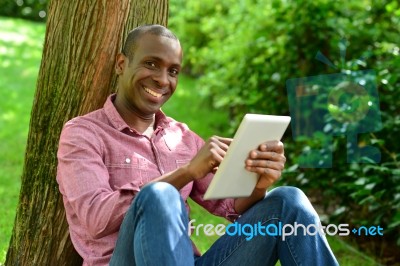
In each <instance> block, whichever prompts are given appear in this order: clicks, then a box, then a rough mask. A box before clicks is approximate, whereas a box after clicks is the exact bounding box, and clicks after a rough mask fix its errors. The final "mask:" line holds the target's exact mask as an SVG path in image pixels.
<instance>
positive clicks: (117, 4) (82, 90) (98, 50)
mask: <svg viewBox="0 0 400 266" xmlns="http://www.w3.org/2000/svg"><path fill="white" fill-rule="evenodd" d="M167 18H168V0H136V1H135V0H119V1H117V0H107V1H100V0H85V1H80V0H68V1H64V0H52V1H50V5H49V10H48V21H47V29H46V38H45V43H44V51H43V57H42V62H41V67H40V72H39V77H38V82H37V89H36V94H35V98H34V103H33V108H32V116H31V121H30V130H29V136H28V143H27V148H26V153H25V164H24V170H23V174H22V186H21V191H20V200H19V205H18V210H17V215H16V218H15V224H14V229H13V234H12V237H11V241H10V247H9V250H8V253H7V258H6V265H12V266H14V265H57V266H59V265H80V264H81V263H82V259H81V258H80V257H79V255H78V254H77V253H76V251H75V250H74V248H73V246H72V244H71V241H70V238H69V233H68V225H67V222H66V218H65V211H64V207H63V202H62V198H61V195H60V193H59V190H58V185H57V182H56V178H55V177H56V168H57V157H56V154H57V148H58V139H59V135H60V132H61V129H62V126H63V124H64V123H65V122H66V121H67V120H69V119H71V118H72V117H75V116H77V115H82V114H85V113H88V112H90V111H92V110H95V109H98V108H100V107H101V106H102V105H103V103H104V102H105V100H106V98H107V96H108V95H109V94H110V93H111V92H112V91H113V90H115V84H116V76H115V75H114V63H115V56H116V54H117V53H118V51H120V47H121V45H122V41H123V40H124V39H125V36H126V34H127V32H128V31H129V30H131V29H132V28H134V27H135V26H137V25H141V24H150V23H157V24H162V25H165V26H166V24H167Z"/></svg>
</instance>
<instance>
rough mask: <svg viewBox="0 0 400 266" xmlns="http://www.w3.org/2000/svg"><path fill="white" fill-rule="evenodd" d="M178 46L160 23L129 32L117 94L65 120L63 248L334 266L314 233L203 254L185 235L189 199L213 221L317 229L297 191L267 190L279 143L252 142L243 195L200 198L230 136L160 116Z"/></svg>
mask: <svg viewBox="0 0 400 266" xmlns="http://www.w3.org/2000/svg"><path fill="white" fill-rule="evenodd" d="M181 62H182V48H181V46H180V43H179V40H178V39H177V38H176V36H175V35H174V34H173V33H172V32H171V31H169V30H168V29H166V28H165V27H163V26H160V25H147V26H141V27H138V28H136V29H134V30H133V31H131V32H130V33H129V34H128V37H127V40H126V41H125V44H124V47H123V49H122V52H121V53H120V54H119V55H118V56H117V60H116V66H115V70H116V73H117V75H118V76H119V79H118V87H117V93H116V94H114V95H111V96H110V97H109V98H108V99H107V101H106V102H105V104H104V107H103V108H101V109H99V110H97V111H94V112H92V113H89V114H87V115H84V116H81V117H77V118H74V119H72V120H71V121H69V122H67V123H66V124H65V126H64V128H63V131H62V134H61V137H60V143H59V150H58V162H59V163H58V172H57V181H58V183H59V188H60V191H61V193H62V195H63V200H64V206H65V209H66V215H67V219H68V223H69V229H70V235H71V239H72V242H73V244H74V246H75V248H76V250H77V251H78V252H79V254H80V255H81V256H82V257H83V260H84V262H83V264H84V265H118V266H120V265H171V266H172V265H173V266H176V265H184V266H187V265H208V266H209V265H227V266H232V265H275V262H276V261H277V260H278V259H280V261H281V263H282V265H337V262H336V259H335V257H334V256H333V254H332V252H331V250H330V248H329V246H328V243H327V242H326V239H325V237H324V236H323V235H321V234H319V233H318V234H314V235H307V236H306V235H302V234H299V235H297V236H287V237H286V239H285V240H282V239H280V238H279V237H276V236H268V235H263V236H261V235H259V236H255V237H254V238H252V240H251V241H246V236H245V235H238V236H231V235H224V236H221V237H220V239H219V240H218V241H217V242H216V243H215V244H214V245H213V246H212V247H211V248H210V249H209V250H208V251H207V252H206V253H205V254H203V255H201V254H200V253H199V252H198V251H197V249H196V248H195V246H194V245H193V244H192V243H191V241H190V238H189V236H188V234H187V232H188V225H189V218H188V217H189V207H188V205H187V198H188V197H191V198H192V199H193V200H194V201H195V202H197V203H198V204H200V205H201V206H202V207H204V208H205V209H206V210H208V211H209V212H211V213H212V214H215V215H218V216H222V217H225V218H227V219H228V220H230V221H235V222H236V223H241V224H256V223H260V224H262V225H263V226H265V225H268V224H277V223H282V224H294V223H297V224H303V225H305V226H307V225H310V224H319V219H318V215H317V214H316V212H315V211H314V209H313V207H312V206H311V204H310V202H309V201H308V199H307V197H306V196H305V195H304V194H303V193H302V192H301V191H300V190H299V189H297V188H293V187H281V188H276V189H274V190H272V191H270V192H268V193H266V191H267V189H268V188H269V187H270V186H271V185H272V184H273V183H274V182H275V181H276V180H278V179H279V177H280V176H281V173H282V170H283V168H284V164H285V161H286V158H285V156H284V148H283V144H282V143H281V142H267V143H260V146H259V147H258V149H255V150H253V151H249V156H248V158H247V160H246V161H245V162H238V163H242V164H243V167H246V169H247V170H248V171H252V172H256V173H258V174H259V180H258V183H257V185H256V187H255V189H254V191H253V193H252V195H251V196H249V197H248V198H239V199H224V200H212V201H206V200H204V199H203V195H204V193H205V191H206V190H207V187H208V185H209V183H210V181H211V179H212V177H213V173H214V172H215V169H216V167H217V166H218V165H219V163H220V162H221V161H222V159H223V157H224V155H225V153H226V151H227V149H228V146H229V144H230V142H231V139H228V138H222V137H217V136H214V137H211V138H210V139H209V140H207V141H206V142H204V141H203V140H202V139H201V138H200V137H199V136H197V135H196V134H195V133H194V132H192V131H191V130H190V129H189V128H188V127H187V126H186V125H185V124H183V123H180V122H177V121H175V120H174V119H172V118H170V117H168V116H166V115H165V114H164V113H163V112H162V111H161V109H160V108H161V107H162V105H163V104H164V103H165V102H166V101H168V100H169V99H170V97H171V96H172V95H173V93H174V91H175V89H176V86H177V83H178V76H179V72H180V70H181Z"/></svg>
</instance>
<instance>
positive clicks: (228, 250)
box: [110, 182, 338, 266]
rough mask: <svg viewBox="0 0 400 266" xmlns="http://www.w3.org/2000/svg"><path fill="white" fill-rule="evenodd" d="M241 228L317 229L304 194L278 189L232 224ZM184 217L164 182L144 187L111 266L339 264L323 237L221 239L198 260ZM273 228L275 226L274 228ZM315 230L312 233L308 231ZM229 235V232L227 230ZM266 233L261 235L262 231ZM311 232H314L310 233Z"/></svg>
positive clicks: (175, 193)
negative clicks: (312, 226) (284, 227)
mask: <svg viewBox="0 0 400 266" xmlns="http://www.w3.org/2000/svg"><path fill="white" fill-rule="evenodd" d="M236 222H237V223H239V224H242V225H243V224H251V225H254V224H260V225H262V226H267V225H271V224H273V225H272V226H270V227H271V228H273V227H274V228H276V227H278V226H279V223H281V224H282V225H285V224H292V225H294V224H295V222H297V224H303V225H305V226H307V225H309V224H315V225H317V224H319V223H320V222H319V218H318V215H317V213H316V212H315V210H314V209H313V207H312V206H311V203H310V202H309V201H308V199H307V197H306V196H305V195H304V193H303V192H302V191H301V190H299V189H297V188H294V187H279V188H276V189H273V190H271V191H270V192H268V193H267V195H266V197H265V198H264V199H263V200H261V201H260V202H258V203H257V204H255V205H254V206H253V207H251V208H250V209H249V210H248V211H247V212H245V213H244V214H243V215H241V216H240V218H238V219H237V220H236ZM188 223H189V220H188V216H187V212H186V209H185V205H184V202H183V200H182V198H181V196H180V194H179V192H178V191H177V190H176V189H175V188H174V187H173V186H171V185H170V184H168V183H163V182H159V183H153V184H150V185H148V186H145V187H144V188H143V189H142V191H141V192H140V193H138V195H137V196H136V198H135V200H134V201H133V203H132V205H131V207H130V209H129V210H128V212H127V213H126V215H125V218H124V221H123V223H122V225H121V228H120V232H119V236H118V240H117V243H116V246H115V250H114V253H113V256H112V258H111V261H110V265H118V266H124V265H157V266H158V265H167V266H169V265H171V266H180V265H182V266H191V265H196V266H200V265H204V266H212V265H221V266H222V265H226V266H235V265H275V264H276V262H277V260H278V259H279V260H280V262H281V264H282V265H283V266H285V265H307V266H312V265H323V266H329V265H338V262H337V261H336V259H335V257H334V255H333V253H332V251H331V249H330V247H329V245H328V243H327V241H326V238H325V237H324V236H323V235H321V234H314V235H307V236H305V235H304V234H303V231H302V229H301V228H300V229H299V230H298V234H297V236H294V235H292V236H286V238H285V239H284V240H283V239H282V237H280V236H270V235H268V234H266V235H257V236H254V237H253V238H252V239H251V240H246V238H248V235H247V236H246V235H243V234H242V235H240V236H239V235H234V236H233V235H231V234H229V235H228V234H225V235H223V236H221V237H220V238H219V239H218V240H217V241H216V242H215V243H214V244H213V245H212V246H211V247H210V249H209V250H208V251H207V252H206V253H204V254H203V255H202V256H200V257H197V256H194V254H193V249H192V244H191V241H190V238H189V236H188ZM275 225H276V227H275ZM312 231H313V230H312ZM231 232H232V231H231ZM264 232H265V231H264ZM313 232H315V231H313Z"/></svg>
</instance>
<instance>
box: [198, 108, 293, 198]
mask: <svg viewBox="0 0 400 266" xmlns="http://www.w3.org/2000/svg"><path fill="white" fill-rule="evenodd" d="M289 123H290V116H275V115H259V114H246V115H245V116H244V118H243V120H242V122H241V123H240V125H239V128H238V130H237V131H236V133H235V136H234V137H233V140H232V143H231V144H230V145H229V148H228V151H227V152H226V154H225V157H224V159H223V160H222V162H221V164H220V165H219V167H218V170H217V172H216V173H215V175H214V178H213V179H212V181H211V183H210V185H209V187H208V189H207V191H206V193H205V194H204V199H220V198H239V197H247V196H250V195H251V193H252V192H253V189H254V187H255V185H256V184H257V180H258V175H257V174H256V173H252V172H249V171H247V170H246V169H245V160H246V159H247V157H248V155H249V152H250V151H251V150H253V149H256V148H257V147H258V146H259V145H260V144H261V143H263V142H266V141H271V140H280V139H281V138H282V136H283V134H284V133H285V130H286V128H287V126H288V125H289Z"/></svg>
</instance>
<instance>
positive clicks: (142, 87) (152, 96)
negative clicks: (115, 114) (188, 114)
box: [114, 25, 182, 119]
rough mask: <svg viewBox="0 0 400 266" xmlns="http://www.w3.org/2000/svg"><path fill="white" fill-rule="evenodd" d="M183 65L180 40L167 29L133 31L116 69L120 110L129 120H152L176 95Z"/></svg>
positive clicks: (155, 27) (149, 28)
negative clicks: (173, 95) (134, 117)
mask: <svg viewBox="0 0 400 266" xmlns="http://www.w3.org/2000/svg"><path fill="white" fill-rule="evenodd" d="M181 63H182V49H181V46H180V43H179V40H178V39H177V38H176V36H175V35H174V34H173V33H172V32H171V31H169V30H168V29H167V28H165V27H163V26H160V25H146V26H141V27H138V28H136V29H134V30H133V31H131V32H130V33H129V34H128V37H127V40H126V42H125V44H124V47H123V50H122V53H120V54H118V56H117V61H116V66H115V70H116V73H117V75H119V79H118V92H117V98H116V101H115V102H114V103H115V105H116V107H117V109H118V110H119V111H120V112H124V114H122V115H126V116H129V115H136V116H138V117H140V118H146V119H147V118H149V117H152V116H153V115H154V113H156V112H157V111H158V110H159V109H160V108H161V106H162V105H163V104H164V103H165V102H166V101H167V100H168V99H169V98H170V97H171V95H172V94H173V93H174V91H175V89H176V86H177V83H178V74H179V71H180V69H181Z"/></svg>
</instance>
